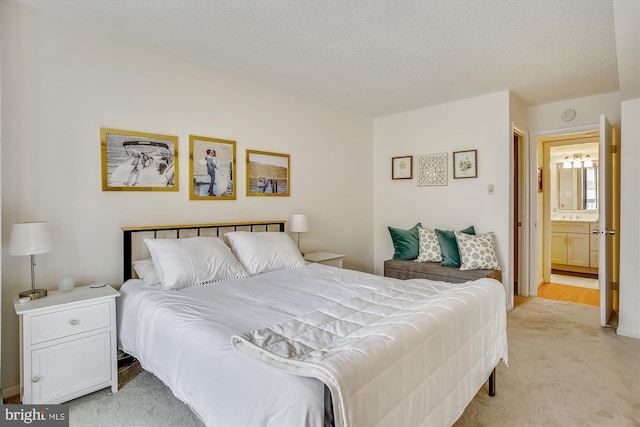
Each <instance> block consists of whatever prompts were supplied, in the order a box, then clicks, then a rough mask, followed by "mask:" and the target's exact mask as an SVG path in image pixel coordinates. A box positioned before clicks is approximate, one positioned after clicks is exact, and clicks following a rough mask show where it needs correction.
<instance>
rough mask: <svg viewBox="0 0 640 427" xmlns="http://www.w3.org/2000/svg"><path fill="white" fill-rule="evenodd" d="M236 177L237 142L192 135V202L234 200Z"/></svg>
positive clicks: (190, 163) (190, 161) (190, 193)
mask: <svg viewBox="0 0 640 427" xmlns="http://www.w3.org/2000/svg"><path fill="white" fill-rule="evenodd" d="M235 178H236V142H235V141H229V140H226V139H217V138H207V137H205V136H195V135H189V182H190V183H191V191H190V192H189V199H190V200H235V199H236V179H235Z"/></svg>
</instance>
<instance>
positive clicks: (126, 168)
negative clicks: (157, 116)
mask: <svg viewBox="0 0 640 427" xmlns="http://www.w3.org/2000/svg"><path fill="white" fill-rule="evenodd" d="M100 144H101V152H102V191H178V137H177V136H169V135H159V134H155V133H144V132H134V131H128V130H118V129H109V128H100Z"/></svg>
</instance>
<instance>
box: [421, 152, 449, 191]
mask: <svg viewBox="0 0 640 427" xmlns="http://www.w3.org/2000/svg"><path fill="white" fill-rule="evenodd" d="M448 173H449V170H448V169H447V153H438V154H421V155H419V156H418V186H420V187H423V186H432V185H447V182H448V176H447V175H448Z"/></svg>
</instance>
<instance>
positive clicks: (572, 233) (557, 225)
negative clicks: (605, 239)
mask: <svg viewBox="0 0 640 427" xmlns="http://www.w3.org/2000/svg"><path fill="white" fill-rule="evenodd" d="M590 232H591V227H590V223H588V222H577V221H571V222H569V221H552V222H551V268H554V269H558V270H564V271H576V272H582V273H592V272H595V273H597V266H598V265H597V257H598V246H597V245H594V244H592V241H593V239H592V235H591V234H590ZM595 237H597V236H595ZM594 260H595V267H596V270H595V271H593V265H594Z"/></svg>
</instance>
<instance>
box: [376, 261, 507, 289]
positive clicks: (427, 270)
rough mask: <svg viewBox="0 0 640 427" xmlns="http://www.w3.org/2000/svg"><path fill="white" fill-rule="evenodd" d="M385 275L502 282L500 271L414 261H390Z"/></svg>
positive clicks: (400, 277) (386, 264)
mask: <svg viewBox="0 0 640 427" xmlns="http://www.w3.org/2000/svg"><path fill="white" fill-rule="evenodd" d="M384 275H385V276H386V277H395V278H396V279H403V280H405V279H430V280H439V281H443V282H453V283H462V282H468V281H470V280H476V279H482V278H484V277H489V278H491V279H496V280H497V281H502V273H501V272H500V270H460V269H459V268H457V267H443V266H442V265H440V263H439V262H415V261H413V260H399V259H388V260H386V261H385V262H384Z"/></svg>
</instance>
